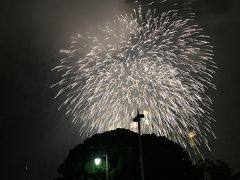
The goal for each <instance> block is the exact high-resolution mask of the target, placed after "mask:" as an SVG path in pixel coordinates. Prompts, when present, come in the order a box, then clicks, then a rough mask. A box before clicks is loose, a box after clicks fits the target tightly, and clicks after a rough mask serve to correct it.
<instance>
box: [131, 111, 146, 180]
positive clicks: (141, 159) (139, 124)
mask: <svg viewBox="0 0 240 180" xmlns="http://www.w3.org/2000/svg"><path fill="white" fill-rule="evenodd" d="M141 118H144V114H139V111H137V116H136V117H135V118H134V119H133V122H137V123H138V141H139V159H140V166H141V180H144V168H143V153H142V139H141Z"/></svg>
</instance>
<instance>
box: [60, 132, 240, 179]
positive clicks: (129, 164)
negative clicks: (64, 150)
mask: <svg viewBox="0 0 240 180" xmlns="http://www.w3.org/2000/svg"><path fill="white" fill-rule="evenodd" d="M142 143H143V161H144V174H145V175H144V177H145V180H157V179H160V180H176V179H183V180H238V179H239V173H236V174H235V175H233V173H232V169H231V168H230V167H229V165H228V164H226V163H225V162H223V161H216V162H214V161H211V160H205V161H203V160H202V161H200V162H198V163H193V162H192V161H191V159H190V157H189V154H188V153H187V152H186V151H185V150H184V149H183V148H182V147H181V146H179V145H178V144H176V143H174V142H173V141H170V140H168V139H167V138H165V137H157V136H156V135H155V134H151V135H142ZM138 147H139V146H138V134H137V133H134V132H132V131H130V130H126V129H116V130H114V131H109V132H105V133H103V134H96V135H94V136H93V137H91V138H89V139H87V140H85V141H84V142H83V143H82V144H79V145H77V146H76V147H75V148H74V149H72V150H70V152H69V155H68V156H67V158H66V159H65V160H64V162H63V163H62V164H61V165H60V167H59V169H58V171H59V173H60V175H61V176H60V177H58V178H56V179H55V180H103V179H106V162H105V159H106V158H105V157H106V155H107V157H108V164H107V165H108V177H109V180H128V179H129V180H140V179H141V177H140V165H139V150H138ZM96 157H99V158H101V160H102V162H101V164H100V165H96V164H95V163H94V159H95V158H96Z"/></svg>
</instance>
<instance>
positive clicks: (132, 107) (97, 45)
mask: <svg viewBox="0 0 240 180" xmlns="http://www.w3.org/2000/svg"><path fill="white" fill-rule="evenodd" d="M99 30H100V33H99V34H97V35H91V34H90V33H87V34H86V35H84V36H82V35H77V36H76V37H73V40H72V43H71V48H70V50H61V51H62V52H64V53H66V54H67V56H66V58H64V59H62V60H61V62H60V65H58V66H57V67H56V68H55V70H56V71H58V72H60V73H62V80H61V81H60V82H58V83H57V84H56V85H58V86H60V87H61V90H60V91H59V93H58V94H57V96H60V95H62V96H63V97H64V98H65V102H64V103H63V105H64V106H65V107H66V114H69V113H71V114H72V115H73V122H74V123H76V124H79V126H80V132H81V133H82V135H86V136H91V135H92V134H94V133H96V132H97V133H101V132H104V131H107V130H111V129H115V128H128V129H132V130H134V128H135V127H134V126H133V124H132V118H133V117H134V116H135V115H136V110H137V109H139V110H140V111H145V112H147V114H145V116H146V118H145V120H146V122H147V123H144V124H143V129H142V132H143V133H155V134H157V135H161V136H166V137H168V138H169V139H171V140H173V141H175V142H177V143H180V144H181V145H183V146H184V147H185V148H187V147H188V146H191V147H192V148H193V149H194V150H195V151H196V152H199V150H198V148H199V146H200V145H201V144H202V143H203V144H206V146H207V147H208V140H207V136H208V134H209V133H210V134H211V133H212V131H211V126H210V125H211V123H212V121H213V119H212V118H211V116H210V111H211V108H210V105H211V103H212V102H211V99H210V98H209V97H208V96H207V95H206V94H205V90H206V89H207V88H208V87H213V88H215V86H214V84H213V83H212V82H211V80H212V75H213V74H214V73H215V72H214V69H215V66H214V62H213V60H212V57H213V50H212V47H211V46H210V45H209V42H208V40H207V39H208V37H206V36H204V35H202V34H201V31H202V29H201V28H199V27H198V25H195V24H192V18H188V19H183V18H181V16H178V11H177V10H175V9H173V10H169V11H167V12H163V13H162V14H161V15H160V16H157V15H156V10H155V9H151V8H149V9H148V10H147V12H146V13H144V12H143V10H142V9H141V6H139V8H137V9H136V10H134V11H133V13H132V14H130V15H127V14H124V15H119V16H116V18H115V19H114V20H113V21H112V22H109V23H106V24H105V25H104V26H101V27H100V28H99ZM57 96H56V97H57ZM212 134H213V133H212ZM213 135H214V134H213ZM199 153H200V152H199Z"/></svg>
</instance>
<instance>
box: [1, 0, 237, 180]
mask: <svg viewBox="0 0 240 180" xmlns="http://www.w3.org/2000/svg"><path fill="white" fill-rule="evenodd" d="M126 8H127V5H126V4H124V0H101V1H99V0H51V1H49V0H41V1H36V0H22V1H17V0H5V1H2V2H1V5H0V32H1V36H0V58H1V114H0V119H1V121H0V132H1V136H0V137H1V151H0V152H1V156H2V158H1V165H2V166H3V168H2V169H3V173H0V179H8V180H11V179H16V178H17V179H34V180H38V179H39V180H40V179H52V178H54V177H56V175H57V168H58V165H59V164H60V162H62V161H63V159H64V158H65V156H66V155H67V153H68V150H69V149H70V148H73V147H74V146H75V145H76V144H79V143H80V142H81V138H80V137H79V136H78V132H77V129H76V128H75V127H74V126H73V125H72V124H71V121H70V118H68V117H66V116H65V115H64V112H63V111H57V108H58V106H59V104H60V102H59V101H55V100H54V99H53V97H54V95H55V94H56V89H50V88H49V86H50V85H51V84H53V82H55V81H56V80H57V79H58V78H59V77H58V76H57V74H55V73H53V72H51V69H52V68H53V67H54V66H55V65H56V64H57V63H58V60H59V58H60V57H61V55H60V53H59V49H64V48H65V47H67V46H68V43H69V41H70V37H71V35H73V34H75V33H77V32H85V31H88V30H90V29H93V28H95V27H96V25H98V24H101V23H102V22H104V21H106V20H108V19H111V18H112V16H113V15H114V14H116V13H118V12H121V11H122V10H125V9H126ZM239 9H240V3H239V1H238V0H221V1H219V0H211V1H210V0H198V1H197V2H196V3H195V5H194V10H195V11H196V12H197V18H196V22H197V23H199V24H200V25H201V26H202V27H204V32H205V34H208V35H210V36H211V39H210V40H211V42H212V44H213V45H214V49H215V61H216V63H217V65H218V67H219V69H218V70H217V74H216V75H215V83H216V85H217V88H218V90H217V91H210V92H209V93H210V96H211V97H212V98H213V101H214V106H213V108H214V117H215V119H216V121H217V122H216V123H215V125H214V127H213V128H214V131H215V133H216V135H217V140H216V141H213V142H211V147H212V152H209V153H207V154H206V157H210V158H212V159H222V160H224V161H226V162H227V163H229V164H230V166H231V167H233V168H234V169H235V170H240V132H239V128H240V119H239V109H240V105H239V104H240V103H239V101H240V95H239V94H240V84H239V83H240V82H239V72H240V71H239V67H240V58H239V53H240V52H239V50H240V49H239V47H240V45H239V44H240V43H239V42H240V34H239V33H240V19H239V18H240V13H239V12H240V11H239ZM26 166H27V167H28V170H27V171H26Z"/></svg>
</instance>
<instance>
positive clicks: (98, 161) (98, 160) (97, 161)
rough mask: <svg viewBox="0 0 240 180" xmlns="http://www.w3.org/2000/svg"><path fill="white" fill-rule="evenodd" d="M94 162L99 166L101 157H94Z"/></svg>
mask: <svg viewBox="0 0 240 180" xmlns="http://www.w3.org/2000/svg"><path fill="white" fill-rule="evenodd" d="M94 162H95V164H96V165H97V166H99V165H100V164H101V159H100V158H95V159H94Z"/></svg>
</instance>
